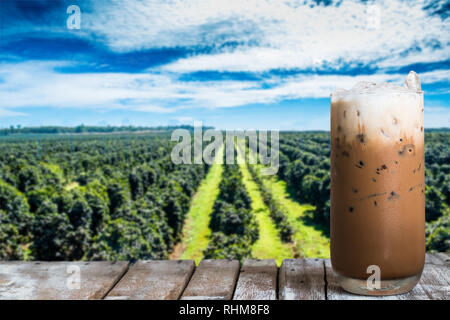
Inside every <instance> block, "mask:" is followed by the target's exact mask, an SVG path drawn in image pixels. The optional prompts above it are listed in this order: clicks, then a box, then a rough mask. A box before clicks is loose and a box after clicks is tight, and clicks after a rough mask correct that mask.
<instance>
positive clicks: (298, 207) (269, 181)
mask: <svg viewBox="0 0 450 320" xmlns="http://www.w3.org/2000/svg"><path fill="white" fill-rule="evenodd" d="M263 183H264V185H265V186H266V187H267V188H269V190H271V192H272V194H273V196H274V198H275V199H277V201H278V202H279V203H280V205H281V206H282V207H284V209H285V212H286V218H287V220H288V222H289V224H290V225H291V226H292V227H293V228H294V237H293V238H294V242H295V247H296V252H297V254H298V255H300V256H302V257H304V258H310V257H314V258H329V257H330V240H329V239H328V237H326V236H325V235H323V234H322V232H321V231H320V230H317V229H316V228H314V226H310V225H306V224H305V222H304V221H303V219H302V218H303V217H304V214H305V211H307V210H311V209H314V207H313V206H311V205H309V204H299V203H298V202H296V201H294V200H292V199H291V198H290V196H289V194H288V192H287V186H286V182H284V181H282V180H279V179H278V177H277V176H276V175H274V176H264V177H263Z"/></svg>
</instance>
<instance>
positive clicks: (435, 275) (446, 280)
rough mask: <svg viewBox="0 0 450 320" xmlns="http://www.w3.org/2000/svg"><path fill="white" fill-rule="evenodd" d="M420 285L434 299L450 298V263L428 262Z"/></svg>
mask: <svg viewBox="0 0 450 320" xmlns="http://www.w3.org/2000/svg"><path fill="white" fill-rule="evenodd" d="M419 286H421V287H422V288H423V290H424V291H425V292H426V293H427V295H428V296H429V298H430V299H432V300H448V299H450V268H449V267H448V265H436V264H431V263H430V264H426V265H425V268H424V269H423V273H422V277H421V279H420V282H419ZM416 288H417V286H416ZM416 288H414V290H415V289H416ZM414 290H413V291H414Z"/></svg>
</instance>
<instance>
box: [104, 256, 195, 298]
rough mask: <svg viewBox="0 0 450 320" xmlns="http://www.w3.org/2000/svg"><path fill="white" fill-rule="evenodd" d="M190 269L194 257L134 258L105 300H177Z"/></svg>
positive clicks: (193, 264)
mask: <svg viewBox="0 0 450 320" xmlns="http://www.w3.org/2000/svg"><path fill="white" fill-rule="evenodd" d="M194 269H195V263H194V260H162V261H157V260H151V261H138V262H137V263H136V264H134V265H133V266H132V267H131V268H130V269H129V270H128V272H127V274H126V275H125V276H124V277H123V278H122V279H121V280H120V281H119V283H117V285H116V286H115V287H114V289H113V290H111V292H110V293H109V294H108V296H107V297H106V299H107V300H123V299H127V300H128V299H131V300H177V299H179V298H180V296H181V293H182V292H183V290H184V288H185V287H186V285H187V283H188V281H189V279H190V278H191V276H192V273H193V272H194Z"/></svg>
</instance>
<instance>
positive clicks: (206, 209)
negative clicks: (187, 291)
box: [170, 149, 223, 264]
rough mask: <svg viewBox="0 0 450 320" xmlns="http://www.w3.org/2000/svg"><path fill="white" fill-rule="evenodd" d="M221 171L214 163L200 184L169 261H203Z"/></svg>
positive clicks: (219, 165)
mask: <svg viewBox="0 0 450 320" xmlns="http://www.w3.org/2000/svg"><path fill="white" fill-rule="evenodd" d="M219 154H220V155H222V154H223V149H221V150H220V151H219ZM222 171H223V166H222V165H221V164H218V163H214V164H213V165H212V166H211V168H210V169H209V172H208V174H207V176H206V178H205V179H204V180H203V181H202V183H201V184H200V187H199V188H198V191H197V192H196V194H195V195H194V197H193V198H192V203H191V206H190V208H189V211H188V213H187V215H186V220H185V223H184V227H183V235H182V240H181V242H180V243H178V244H177V245H176V246H175V248H174V251H173V253H172V254H171V256H170V258H171V259H193V260H195V262H196V263H197V264H198V263H199V262H200V261H201V260H202V259H203V251H204V250H205V249H206V247H207V246H208V241H209V236H210V235H211V229H210V228H209V220H210V215H211V211H212V208H213V205H214V202H215V201H216V198H217V195H218V194H219V183H220V180H221V178H222Z"/></svg>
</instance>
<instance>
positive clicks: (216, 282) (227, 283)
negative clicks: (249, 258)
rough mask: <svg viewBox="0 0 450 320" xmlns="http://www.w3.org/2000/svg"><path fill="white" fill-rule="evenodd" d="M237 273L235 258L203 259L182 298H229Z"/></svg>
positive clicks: (237, 267) (237, 264) (237, 262)
mask: <svg viewBox="0 0 450 320" xmlns="http://www.w3.org/2000/svg"><path fill="white" fill-rule="evenodd" d="M238 275H239V261H237V260H209V259H207V260H203V261H201V262H200V264H199V265H198V267H197V269H196V270H195V272H194V275H193V276H192V278H191V280H190V281H189V284H188V286H187V287H186V289H185V290H184V293H183V295H182V297H181V299H182V300H193V299H196V300H230V299H231V297H232V296H233V291H234V287H235V285H236V280H237V277H238Z"/></svg>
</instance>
